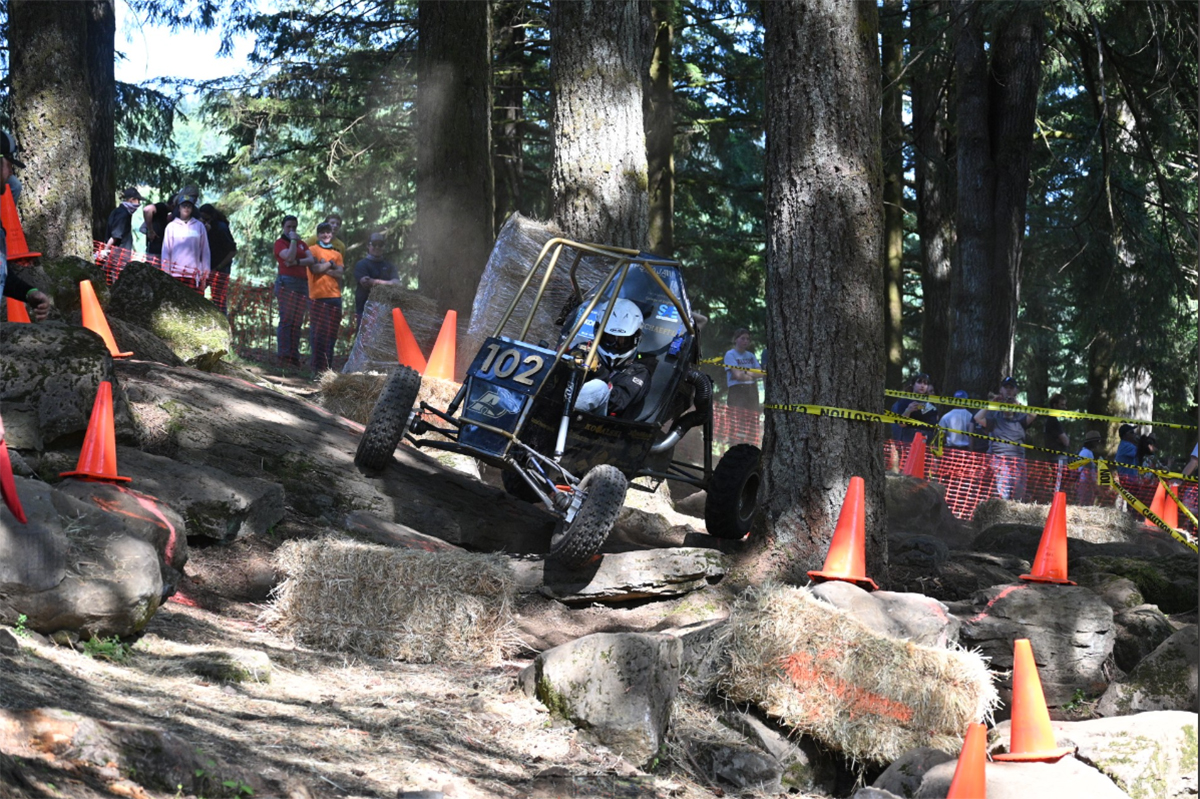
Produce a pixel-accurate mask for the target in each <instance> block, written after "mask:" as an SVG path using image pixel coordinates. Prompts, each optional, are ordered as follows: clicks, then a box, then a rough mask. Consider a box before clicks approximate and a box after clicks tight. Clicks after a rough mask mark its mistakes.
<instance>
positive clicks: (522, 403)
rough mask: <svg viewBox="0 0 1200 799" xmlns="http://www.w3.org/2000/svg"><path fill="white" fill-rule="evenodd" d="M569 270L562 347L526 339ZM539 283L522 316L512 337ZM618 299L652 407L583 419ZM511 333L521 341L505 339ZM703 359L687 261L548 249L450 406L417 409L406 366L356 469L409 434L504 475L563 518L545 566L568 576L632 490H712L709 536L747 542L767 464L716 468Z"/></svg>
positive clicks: (592, 248)
mask: <svg viewBox="0 0 1200 799" xmlns="http://www.w3.org/2000/svg"><path fill="white" fill-rule="evenodd" d="M585 260H586V263H587V264H588V265H589V270H588V271H590V272H591V273H592V274H593V275H595V274H604V273H605V271H606V272H607V274H606V275H605V276H604V277H603V278H602V279H601V280H600V281H599V282H598V283H596V284H595V285H593V286H591V287H590V288H581V287H580V285H579V272H580V269H579V266H580V263H581V261H585ZM568 262H569V264H570V266H569V267H567V269H568V270H569V278H570V284H571V292H570V297H569V299H568V301H567V303H566V305H565V307H563V308H562V309H561V312H560V314H559V317H558V319H557V320H556V322H557V324H558V325H559V326H560V327H559V333H558V341H556V342H554V343H551V342H548V341H545V340H539V341H537V342H536V343H535V342H532V341H529V340H528V338H529V337H530V336H529V332H530V327H531V324H532V321H533V318H534V313H535V310H536V309H537V308H538V307H539V305H540V304H541V303H542V302H543V301H544V300H546V294H547V292H546V288H547V285H548V284H549V283H550V280H551V277H552V276H553V275H554V274H555V272H556V270H561V269H563V265H564V264H566V263H568ZM597 265H599V266H600V267H601V268H600V270H599V271H597V270H596V269H595V267H596V266H597ZM535 278H536V279H538V282H537V283H536V294H535V295H534V298H533V304H532V306H531V308H530V310H529V312H528V314H527V316H526V318H525V319H524V321H523V322H521V323H520V324H514V325H512V326H511V327H508V324H509V322H510V319H511V318H512V317H513V315H514V311H515V310H516V308H517V306H518V301H519V300H520V299H521V297H522V296H524V295H525V293H526V292H528V291H530V290H531V287H532V286H534V285H535ZM614 298H624V299H627V300H630V301H632V302H633V303H635V304H636V305H637V307H638V308H639V309H640V311H641V313H642V316H643V319H644V326H643V329H642V333H641V338H640V341H638V343H637V356H636V357H637V359H638V361H639V363H642V364H645V365H646V366H648V367H649V368H650V369H651V370H652V372H651V377H650V386H649V390H648V393H647V394H646V396H645V398H644V400H643V401H642V402H640V403H638V404H637V405H635V406H632V407H631V408H629V409H628V410H627V411H626V413H625V414H623V416H624V418H617V417H613V416H600V415H595V414H592V413H583V412H580V411H577V410H576V409H575V399H576V398H577V397H578V396H579V391H580V387H581V386H582V385H583V383H584V381H585V380H586V379H587V378H588V376H589V374H591V373H592V370H594V369H595V368H596V367H597V357H598V354H597V350H598V349H599V347H598V342H599V340H600V336H598V335H597V334H596V332H597V331H603V330H605V329H606V328H605V326H606V324H607V323H608V317H609V315H610V314H611V313H612V311H613V307H614V305H617V303H615V301H614ZM623 307H624V306H623ZM506 328H507V329H508V332H509V333H512V334H513V335H504V334H503V333H504V331H505V330H506ZM699 350H700V346H699V336H698V331H697V328H696V325H695V322H694V320H693V317H692V313H691V306H690V304H689V302H688V297H687V292H686V290H685V288H684V281H683V274H682V271H681V269H680V265H679V263H677V262H676V261H670V260H665V259H663V258H659V257H656V256H653V255H649V254H646V253H640V252H637V251H635V250H625V249H619V248H615V247H609V246H604V245H598V244H584V243H580V242H575V241H570V240H567V239H562V238H555V239H551V240H550V241H549V242H547V243H546V244H545V246H544V247H542V249H541V252H540V254H539V255H538V257H537V259H536V260H535V262H534V264H533V265H532V267H530V268H529V270H528V272H527V274H526V275H525V277H524V281H523V283H522V284H521V285H520V288H519V289H518V290H517V293H516V295H515V296H514V297H513V299H512V301H511V304H510V305H509V307H508V310H507V312H506V313H505V314H504V316H503V317H502V318H501V321H500V323H499V325H498V326H497V327H496V330H495V332H494V333H493V335H492V336H491V337H489V338H488V339H486V340H485V341H484V342H483V344H482V346H481V347H480V348H479V352H478V353H477V354H476V355H475V358H474V360H472V362H471V365H470V368H469V369H468V370H467V375H466V380H465V382H464V383H463V386H462V389H461V390H460V391H459V392H458V394H457V395H456V396H455V397H454V399H453V401H452V402H451V403H450V405H449V407H447V408H446V409H445V410H442V409H440V408H435V407H432V406H430V405H429V404H428V403H426V402H422V403H420V406H419V407H417V408H414V404H415V403H416V398H417V393H418V391H419V389H420V385H421V377H420V375H419V374H418V373H417V372H416V371H415V370H413V369H411V368H408V367H405V366H401V367H399V368H397V369H396V370H395V371H394V372H393V373H392V374H391V375H390V377H389V379H388V381H387V383H386V385H385V387H384V389H383V391H382V393H381V394H380V396H379V400H378V401H377V402H376V404H375V406H374V408H373V409H372V411H371V416H370V420H369V421H368V423H367V427H366V430H365V432H364V433H363V436H362V439H361V440H360V441H359V446H358V452H357V454H356V456H355V463H356V464H357V465H358V466H359V467H360V468H361V469H364V470H367V471H371V470H378V469H382V468H383V467H384V466H386V465H387V463H388V462H389V461H390V460H391V457H392V454H393V452H394V451H395V448H396V446H397V444H398V443H399V441H400V439H401V437H402V436H405V437H407V438H408V439H409V440H410V441H411V442H412V443H413V444H415V445H416V446H418V447H432V448H436V449H443V450H449V451H451V452H458V453H462V454H465V455H468V456H471V457H473V458H476V459H478V460H480V461H483V462H484V463H488V464H491V465H492V466H496V467H499V468H500V469H502V470H503V471H502V479H503V483H504V487H505V489H506V490H507V491H508V492H509V493H510V494H512V495H514V496H517V497H520V498H522V499H526V500H529V501H532V502H540V503H542V504H543V505H545V507H546V508H547V509H549V510H550V512H551V513H553V514H555V515H556V516H558V517H559V518H560V519H561V520H562V521H561V524H560V526H559V529H558V531H557V532H556V533H555V535H554V536H553V538H552V540H551V548H550V555H549V557H550V559H551V560H552V561H554V562H556V563H558V564H560V565H563V566H566V567H577V566H581V565H583V564H585V563H586V562H587V561H589V560H590V559H591V558H592V556H594V555H595V554H596V553H597V552H598V551H599V550H600V547H601V546H602V545H603V544H604V541H605V539H606V538H607V537H608V534H609V531H610V530H611V529H612V526H613V524H614V523H615V521H616V518H617V514H618V512H619V511H620V508H621V506H622V504H623V503H624V499H625V492H626V490H627V488H628V487H629V486H630V485H632V486H633V487H634V488H637V489H641V490H647V491H653V490H655V489H656V487H657V486H658V485H659V484H660V483H661V482H662V481H663V480H675V481H679V482H683V483H688V484H690V485H692V486H696V487H698V488H702V489H705V490H706V491H707V500H706V504H705V512H704V515H705V522H706V524H707V528H708V532H709V534H711V535H714V536H718V537H721V538H727V539H740V538H743V537H744V536H746V535H747V534H748V533H749V530H750V526H751V523H752V522H753V519H754V515H755V513H756V511H757V508H758V499H757V495H758V487H759V482H760V478H761V463H760V462H761V453H760V451H759V449H758V447H755V446H753V445H750V444H738V445H736V446H734V447H732V448H730V449H729V450H728V451H726V452H725V454H724V456H723V457H722V458H721V459H720V462H719V463H718V464H717V466H716V468H713V410H712V396H713V391H712V381H711V380H710V378H709V377H708V376H707V375H705V374H703V373H702V372H700V371H699V370H698V369H697V368H696V364H697V362H698V359H699ZM695 427H700V428H701V429H702V430H703V447H704V449H703V452H704V457H703V463H702V464H692V463H685V462H682V461H679V460H675V459H674V453H675V448H676V445H677V444H678V443H679V442H680V440H681V439H682V438H683V436H684V434H685V433H687V432H688V431H689V430H690V429H692V428H695ZM418 436H419V437H418ZM636 477H646V478H649V480H648V481H643V482H646V483H648V484H649V485H641V484H637V483H633V484H631V483H630V482H629V481H630V480H632V479H633V478H636Z"/></svg>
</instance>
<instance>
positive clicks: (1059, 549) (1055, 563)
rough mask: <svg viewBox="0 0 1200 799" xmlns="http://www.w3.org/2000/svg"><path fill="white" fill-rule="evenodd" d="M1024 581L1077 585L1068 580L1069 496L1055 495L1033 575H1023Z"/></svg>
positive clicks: (1060, 492)
mask: <svg viewBox="0 0 1200 799" xmlns="http://www.w3.org/2000/svg"><path fill="white" fill-rule="evenodd" d="M1021 579H1022V580H1026V581H1028V582H1032V583H1058V584H1059V585H1076V583H1074V582H1072V581H1071V580H1068V579H1067V495H1066V494H1065V493H1063V492H1062V491H1059V492H1057V493H1055V495H1054V501H1053V502H1052V503H1050V514H1049V515H1048V516H1047V517H1046V528H1045V529H1044V530H1043V531H1042V540H1041V542H1039V543H1038V550H1037V557H1035V558H1034V559H1033V574H1022V575H1021Z"/></svg>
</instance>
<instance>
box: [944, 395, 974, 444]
mask: <svg viewBox="0 0 1200 799" xmlns="http://www.w3.org/2000/svg"><path fill="white" fill-rule="evenodd" d="M967 396H968V395H967V392H965V391H963V390H962V389H959V390H958V391H955V392H954V398H955V399H967ZM938 427H944V428H945V429H946V430H947V431H948V432H947V433H946V446H947V447H950V448H951V449H963V450H969V449H970V448H971V437H970V436H968V435H967V433H970V432H972V420H971V412H970V411H969V410H967V409H966V408H961V407H959V408H954V409H953V410H950V411H947V412H946V413H945V414H944V415H943V416H942V418H941V419H938Z"/></svg>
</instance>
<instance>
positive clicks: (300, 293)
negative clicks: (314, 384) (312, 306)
mask: <svg viewBox="0 0 1200 799" xmlns="http://www.w3.org/2000/svg"><path fill="white" fill-rule="evenodd" d="M297 221H298V220H297V219H296V217H294V216H292V215H291V214H289V215H287V216H285V217H284V218H283V226H282V227H283V230H282V232H281V233H280V236H279V238H278V239H276V240H275V265H276V266H277V267H278V269H279V274H278V275H277V276H276V278H275V298H276V299H277V300H278V301H279V328H278V330H277V331H276V335H277V338H276V346H277V348H278V352H279V363H280V365H281V366H291V367H293V368H298V367H299V366H300V337H301V336H302V335H303V334H302V330H303V328H304V312H305V310H306V309H307V308H308V267H309V266H311V265H312V264H313V263H315V262H316V259H314V258H313V256H312V253H311V252H309V250H308V246H307V245H306V244H305V243H304V242H303V241H301V240H300V236H299V234H297V233H296V224H297Z"/></svg>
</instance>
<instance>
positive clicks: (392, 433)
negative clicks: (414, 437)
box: [354, 366, 421, 471]
mask: <svg viewBox="0 0 1200 799" xmlns="http://www.w3.org/2000/svg"><path fill="white" fill-rule="evenodd" d="M420 390H421V375H420V373H419V372H417V370H415V369H412V368H411V367H408V366H400V367H397V368H396V371H394V372H392V374H391V376H390V377H388V379H387V382H386V383H384V385H383V391H381V392H380V393H379V399H378V400H376V401H375V407H374V408H372V409H371V418H370V420H368V422H367V429H366V430H364V431H363V434H362V438H360V439H359V440H358V451H357V452H355V453H354V465H355V466H357V467H358V468H360V469H363V470H367V471H379V470H381V469H383V468H384V467H385V466H387V465H388V463H389V462H390V461H391V459H392V453H393V452H395V451H396V445H397V444H399V443H400V439H401V438H402V437H403V436H404V427H405V425H406V424H407V423H408V417H409V414H411V413H412V409H413V405H415V404H416V402H417V392H419V391H420Z"/></svg>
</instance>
